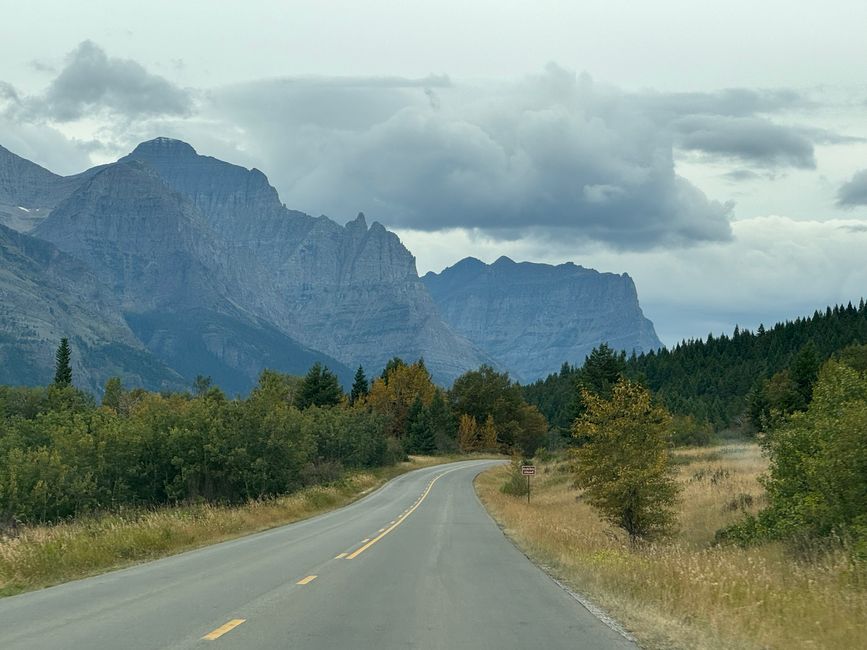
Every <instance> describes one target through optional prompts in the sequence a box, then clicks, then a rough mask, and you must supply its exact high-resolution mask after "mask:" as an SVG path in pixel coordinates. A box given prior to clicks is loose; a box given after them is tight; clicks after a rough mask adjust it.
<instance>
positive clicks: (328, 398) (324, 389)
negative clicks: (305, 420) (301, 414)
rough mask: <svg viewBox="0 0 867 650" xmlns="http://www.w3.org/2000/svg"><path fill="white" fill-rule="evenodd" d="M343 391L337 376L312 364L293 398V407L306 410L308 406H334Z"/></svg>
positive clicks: (324, 367) (318, 364)
mask: <svg viewBox="0 0 867 650" xmlns="http://www.w3.org/2000/svg"><path fill="white" fill-rule="evenodd" d="M342 395H343V391H342V390H341V389H340V383H339V382H338V381H337V375H335V374H334V373H333V372H331V371H330V370H329V369H328V368H327V367H326V366H323V365H322V364H321V363H319V362H318V361H317V362H316V363H314V364H313V365H312V366H311V367H310V370H308V371H307V374H306V375H305V376H304V381H303V382H302V383H301V389H300V390H299V391H298V394H297V395H296V396H295V406H296V407H298V408H299V409H306V408H307V407H308V406H334V405H336V404H339V403H340V397H341V396H342Z"/></svg>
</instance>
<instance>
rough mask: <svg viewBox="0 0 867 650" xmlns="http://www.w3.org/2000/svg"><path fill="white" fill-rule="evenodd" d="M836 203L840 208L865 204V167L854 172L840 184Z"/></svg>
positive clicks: (866, 171) (866, 198)
mask: <svg viewBox="0 0 867 650" xmlns="http://www.w3.org/2000/svg"><path fill="white" fill-rule="evenodd" d="M837 205H839V206H840V207H842V208H854V207H856V206H859V205H867V169H862V170H861V171H859V172H856V173H855V175H854V176H852V178H851V179H849V180H848V181H847V182H845V183H843V185H841V186H840V189H839V190H838V191H837Z"/></svg>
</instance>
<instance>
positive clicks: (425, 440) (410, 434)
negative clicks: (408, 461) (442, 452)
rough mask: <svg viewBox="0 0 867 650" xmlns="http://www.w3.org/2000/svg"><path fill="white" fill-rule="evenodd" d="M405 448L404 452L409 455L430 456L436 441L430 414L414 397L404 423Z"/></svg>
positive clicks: (418, 398) (434, 448)
mask: <svg viewBox="0 0 867 650" xmlns="http://www.w3.org/2000/svg"><path fill="white" fill-rule="evenodd" d="M406 428H407V446H406V451H407V453H410V454H432V453H434V452H435V451H436V448H437V445H436V439H435V437H434V431H433V429H432V428H431V422H430V413H429V410H428V408H427V407H425V406H424V404H422V401H421V398H420V397H416V398H415V401H414V402H413V403H412V407H410V409H409V415H408V416H407V421H406Z"/></svg>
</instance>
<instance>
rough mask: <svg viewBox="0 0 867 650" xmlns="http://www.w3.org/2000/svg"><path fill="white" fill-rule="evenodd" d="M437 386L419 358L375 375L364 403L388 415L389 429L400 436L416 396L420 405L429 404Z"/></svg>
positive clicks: (402, 435)
mask: <svg viewBox="0 0 867 650" xmlns="http://www.w3.org/2000/svg"><path fill="white" fill-rule="evenodd" d="M436 392H437V388H436V386H435V385H434V383H433V381H432V380H431V376H430V373H429V372H428V370H427V368H426V367H425V365H424V362H422V361H421V360H419V361H416V362H415V363H413V364H411V365H398V366H396V367H395V368H393V369H392V370H391V371H390V372H389V373H388V375H386V377H385V379H382V378H379V379H377V380H376V381H374V382H373V385H372V386H371V387H370V395H368V397H367V403H368V405H369V406H370V407H371V408H372V409H373V410H374V411H377V412H378V413H382V414H384V415H387V416H389V417H390V418H391V433H392V434H393V435H394V436H396V437H398V438H403V437H404V436H405V435H406V419H407V415H408V414H409V409H410V408H411V407H412V404H413V402H415V400H416V398H418V399H419V400H421V403H422V405H424V406H430V403H431V402H432V401H433V398H434V395H436Z"/></svg>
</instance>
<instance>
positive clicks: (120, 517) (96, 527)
mask: <svg viewBox="0 0 867 650" xmlns="http://www.w3.org/2000/svg"><path fill="white" fill-rule="evenodd" d="M466 459H467V457H466V456H462V457H458V456H453V457H436V456H414V457H412V458H411V459H410V461H409V462H405V463H400V464H398V465H395V466H393V467H387V468H383V469H378V470H374V471H369V472H356V473H353V474H350V475H349V476H347V477H346V478H345V479H344V480H342V481H340V482H337V483H335V484H333V485H328V486H314V487H310V488H306V489H304V490H301V491H299V492H296V493H294V494H291V495H288V496H284V497H280V498H277V499H271V500H266V501H257V502H253V503H248V504H244V505H239V506H216V505H208V504H199V505H187V506H177V507H163V508H156V509H152V510H129V511H126V512H116V513H109V514H102V515H99V516H92V517H87V518H82V519H78V520H75V521H71V522H68V523H61V524H57V525H53V526H27V527H23V528H21V529H19V530H18V531H16V533H15V534H14V536H10V535H7V536H0V596H9V595H12V594H16V593H20V592H22V591H28V590H31V589H38V588H41V587H46V586H49V585H53V584H58V583H61V582H67V581H69V580H75V579H77V578H82V577H85V576H89V575H94V574H97V573H103V572H105V571H109V570H111V569H117V568H120V567H124V566H128V565H130V564H134V563H136V562H142V561H146V560H152V559H155V558H158V557H163V556H166V555H172V554H174V553H180V552H182V551H186V550H189V549H192V548H197V547H200V546H205V545H207V544H213V543H216V542H221V541H224V540H227V539H231V538H233V537H240V536H241V535H246V534H249V533H254V532H258V531H261V530H266V529H268V528H273V527H275V526H280V525H283V524H288V523H291V522H293V521H298V520H300V519H305V518H308V517H312V516H314V515H318V514H320V513H322V512H325V511H327V510H331V509H334V508H339V507H340V506H344V505H346V504H348V503H350V502H352V501H354V500H356V499H358V498H360V497H362V496H364V495H365V494H368V493H369V492H371V491H372V490H374V489H376V488H377V487H379V486H380V485H382V484H383V483H385V482H386V481H387V480H389V479H391V478H394V477H396V476H398V475H400V474H404V473H406V472H409V471H412V470H414V469H419V468H422V467H428V466H431V465H436V464H438V463H443V462H448V461H453V460H466Z"/></svg>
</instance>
